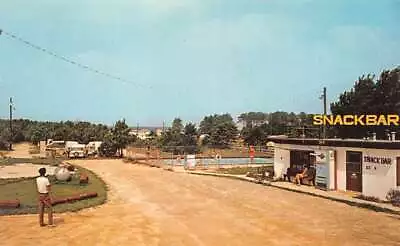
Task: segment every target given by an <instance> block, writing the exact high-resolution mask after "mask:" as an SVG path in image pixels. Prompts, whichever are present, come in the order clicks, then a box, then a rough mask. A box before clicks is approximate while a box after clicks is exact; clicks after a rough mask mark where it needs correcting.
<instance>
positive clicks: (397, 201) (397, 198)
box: [386, 189, 400, 206]
mask: <svg viewBox="0 0 400 246" xmlns="http://www.w3.org/2000/svg"><path fill="white" fill-rule="evenodd" d="M386 199H387V200H388V201H389V202H391V203H392V204H393V205H396V206H400V190H395V189H390V190H389V192H388V193H387V195H386Z"/></svg>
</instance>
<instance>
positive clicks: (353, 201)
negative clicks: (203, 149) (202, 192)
mask: <svg viewBox="0 0 400 246" xmlns="http://www.w3.org/2000/svg"><path fill="white" fill-rule="evenodd" d="M187 173H190V174H196V175H208V176H216V177H224V178H231V179H238V180H243V181H247V182H253V183H258V184H263V185H268V186H272V187H275V188H279V189H284V190H288V191H293V192H297V193H303V194H307V195H311V196H317V197H321V198H325V199H329V200H333V201H337V202H342V203H346V204H348V205H351V206H357V207H362V208H367V209H372V210H375V211H377V212H387V213H393V214H397V215H400V207H395V206H393V205H391V204H388V203H377V202H372V201H365V200H361V199H357V198H354V197H352V196H350V195H346V194H344V193H342V192H338V191H324V190H320V189H316V188H315V187H313V186H306V185H301V186H298V185H295V184H292V183H290V182H270V181H265V180H263V181H258V180H256V179H254V178H250V177H246V175H232V174H219V173H210V172H204V171H187Z"/></svg>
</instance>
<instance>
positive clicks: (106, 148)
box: [99, 141, 117, 157]
mask: <svg viewBox="0 0 400 246" xmlns="http://www.w3.org/2000/svg"><path fill="white" fill-rule="evenodd" d="M99 152H100V154H101V155H102V156H106V157H112V156H115V154H116V153H117V147H116V145H115V144H113V143H112V142H109V141H104V142H103V143H102V144H101V145H100V148H99Z"/></svg>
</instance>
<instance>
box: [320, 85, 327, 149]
mask: <svg viewBox="0 0 400 246" xmlns="http://www.w3.org/2000/svg"><path fill="white" fill-rule="evenodd" d="M320 99H322V100H323V103H324V116H326V87H324V89H323V92H322V95H321V97H320ZM322 127H323V128H322V141H324V140H325V138H326V125H325V124H323V125H322Z"/></svg>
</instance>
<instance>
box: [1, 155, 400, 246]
mask: <svg viewBox="0 0 400 246" xmlns="http://www.w3.org/2000/svg"><path fill="white" fill-rule="evenodd" d="M74 162H75V163H76V164H80V165H82V166H84V167H86V168H89V169H91V170H93V171H95V172H96V173H97V174H99V175H100V176H101V177H102V178H103V179H104V180H105V181H106V182H107V183H108V184H109V189H110V192H109V201H108V202H107V203H106V204H104V205H102V206H100V207H97V208H92V209H87V210H83V211H81V212H78V213H67V214H59V215H57V216H58V217H59V221H60V222H59V224H58V226H57V227H56V228H40V227H39V226H38V222H37V217H36V215H26V216H7V217H0V242H1V243H0V244H2V245H10V246H11V245H35V244H39V243H40V245H78V244H82V243H84V244H85V245H168V246H169V245H224V244H226V245H252V246H253V245H400V218H398V217H394V216H391V215H388V214H383V213H376V212H373V211H369V210H366V209H360V208H356V207H350V206H348V205H345V204H341V203H336V202H332V201H328V200H324V199H321V198H316V197H311V196H307V195H302V194H297V193H293V192H289V191H283V190H279V189H275V188H272V187H264V186H260V185H256V184H252V183H247V182H241V181H237V180H229V179H223V178H216V177H207V176H195V175H190V174H185V173H173V172H168V171H164V170H162V169H158V168H150V167H146V166H138V165H133V164H128V163H124V162H122V161H119V160H97V161H96V160H93V161H84V160H79V161H74ZM60 219H62V220H63V221H62V222H61V220H60Z"/></svg>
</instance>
